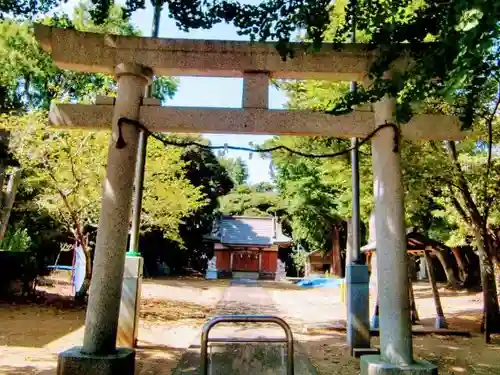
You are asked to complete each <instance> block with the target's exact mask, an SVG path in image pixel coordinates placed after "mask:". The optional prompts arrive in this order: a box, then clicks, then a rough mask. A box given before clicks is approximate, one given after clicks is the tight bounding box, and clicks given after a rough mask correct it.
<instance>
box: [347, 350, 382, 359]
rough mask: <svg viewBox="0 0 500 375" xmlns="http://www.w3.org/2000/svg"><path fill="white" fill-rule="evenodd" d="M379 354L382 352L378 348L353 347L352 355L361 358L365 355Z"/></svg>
mask: <svg viewBox="0 0 500 375" xmlns="http://www.w3.org/2000/svg"><path fill="white" fill-rule="evenodd" d="M373 354H374V355H378V354H380V350H378V349H377V348H353V349H352V355H353V356H354V357H355V358H359V357H361V356H364V355H373Z"/></svg>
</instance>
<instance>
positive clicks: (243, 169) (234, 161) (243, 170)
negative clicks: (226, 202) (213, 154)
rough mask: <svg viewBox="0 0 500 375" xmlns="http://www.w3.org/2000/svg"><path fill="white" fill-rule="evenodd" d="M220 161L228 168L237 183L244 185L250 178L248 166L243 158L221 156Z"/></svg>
mask: <svg viewBox="0 0 500 375" xmlns="http://www.w3.org/2000/svg"><path fill="white" fill-rule="evenodd" d="M219 163H220V164H221V165H222V166H223V167H224V168H226V170H227V172H228V173H229V176H231V179H232V180H233V183H234V184H235V185H243V184H244V183H246V181H247V179H248V167H247V165H246V163H245V162H244V161H243V159H242V158H240V157H237V158H230V157H219Z"/></svg>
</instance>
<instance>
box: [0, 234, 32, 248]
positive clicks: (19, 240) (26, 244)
mask: <svg viewBox="0 0 500 375" xmlns="http://www.w3.org/2000/svg"><path fill="white" fill-rule="evenodd" d="M30 246H31V238H30V236H29V234H28V230H27V229H25V228H24V229H20V228H19V229H16V230H13V229H10V230H7V231H6V232H5V235H4V238H3V239H2V240H0V250H6V251H13V252H19V251H28V250H29V248H30Z"/></svg>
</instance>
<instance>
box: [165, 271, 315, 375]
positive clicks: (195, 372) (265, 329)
mask: <svg viewBox="0 0 500 375" xmlns="http://www.w3.org/2000/svg"><path fill="white" fill-rule="evenodd" d="M231 314H250V315H256V314H258V315H275V316H279V314H278V311H277V309H276V307H275V304H274V301H273V299H272V297H271V296H270V294H269V293H268V292H266V291H265V290H264V288H262V287H260V286H259V285H258V283H257V282H256V281H251V280H238V281H236V280H234V281H233V282H232V283H231V285H230V286H229V287H228V288H227V289H226V290H225V292H224V295H223V297H222V299H221V300H220V301H219V303H218V304H217V307H216V312H215V314H214V316H216V315H231ZM231 337H233V338H234V337H237V338H264V337H265V338H284V337H285V335H284V332H283V330H282V329H281V328H280V327H278V326H276V325H271V324H241V323H240V324H221V325H218V326H216V327H214V328H213V329H212V330H211V331H210V338H231ZM200 340H201V337H200V336H198V337H197V339H196V341H195V343H194V344H193V345H191V347H190V348H189V349H188V350H187V351H186V352H185V353H184V355H183V356H182V358H181V360H180V361H179V364H178V366H177V368H176V369H175V370H174V372H173V374H174V375H202V374H200V372H199V365H200ZM209 358H210V366H209V374H210V375H250V374H252V375H259V374H266V375H286V372H285V368H286V367H285V361H286V355H285V346H284V344H281V343H257V344H248V343H247V344H218V343H217V344H212V345H209ZM294 362H295V375H314V374H315V373H316V372H315V370H314V368H313V366H312V365H311V363H310V362H309V360H308V359H307V357H305V356H304V355H303V353H302V351H301V350H300V348H299V347H298V345H297V344H296V345H295V355H294Z"/></svg>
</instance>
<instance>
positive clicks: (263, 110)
mask: <svg viewBox="0 0 500 375" xmlns="http://www.w3.org/2000/svg"><path fill="white" fill-rule="evenodd" d="M35 33H36V38H37V39H38V41H39V42H40V43H41V45H42V47H43V48H44V49H45V50H46V51H49V52H50V53H51V54H52V57H53V59H54V62H55V64H56V65H57V66H58V67H60V68H65V69H71V70H76V71H82V72H93V73H107V74H114V75H115V76H116V79H117V83H118V89H117V96H116V99H104V100H103V99H100V100H99V101H98V102H97V103H96V104H95V105H79V104H57V105H54V106H53V107H52V108H51V111H50V115H49V116H50V121H51V123H52V124H53V125H55V126H59V127H65V128H88V129H106V130H108V129H110V128H111V129H112V135H113V136H112V140H111V144H110V148H109V154H108V162H107V175H106V179H105V181H104V190H103V197H102V207H101V217H100V221H99V229H98V234H97V242H96V250H95V259H94V273H93V277H92V283H91V287H90V297H89V303H88V307H87V316H86V322H85V337H84V342H83V347H82V348H73V349H70V350H68V351H66V352H63V353H61V355H60V357H59V364H58V367H59V368H58V374H61V375H64V374H77V375H79V374H82V375H83V374H99V375H100V374H124V375H128V374H133V373H134V361H135V353H134V351H133V350H132V349H125V348H119V349H117V348H116V338H117V326H118V313H119V307H120V293H121V285H122V278H123V272H124V260H125V247H126V242H127V233H128V225H129V219H130V206H131V198H132V190H133V179H134V165H135V162H136V154H137V147H138V129H137V128H136V127H134V126H131V125H129V124H124V125H123V126H122V129H121V132H122V136H123V139H124V141H125V143H126V146H125V147H124V148H120V149H119V148H116V147H115V143H116V140H117V138H118V134H119V126H118V124H117V122H118V119H120V118H122V117H126V118H128V119H131V120H138V121H140V122H141V123H143V124H144V125H145V126H146V127H147V128H148V129H149V130H150V131H157V132H183V133H190V132H195V133H200V132H210V133H250V134H289V135H323V136H333V137H339V138H341V137H342V138H351V137H360V138H361V137H365V136H367V135H368V134H369V133H370V132H372V131H373V130H374V129H375V128H377V126H379V125H382V124H385V123H395V117H394V116H395V104H396V103H395V99H394V98H390V97H385V98H383V99H382V100H380V101H379V102H377V103H375V104H374V105H373V110H372V109H371V108H370V109H365V110H357V111H354V112H352V113H350V114H346V115H343V116H331V115H326V114H322V113H315V112H310V111H284V110H269V109H268V89H269V79H270V78H285V79H287V78H288V79H326V80H337V81H359V82H362V81H363V80H365V79H366V75H367V71H368V68H369V67H370V64H371V62H372V61H373V60H374V56H375V55H374V52H369V51H368V49H367V48H366V47H365V46H363V45H346V46H345V47H344V48H343V49H342V50H341V51H340V52H339V51H335V50H333V48H332V47H329V46H328V45H327V46H325V47H324V48H322V50H321V51H320V52H319V53H316V54H305V53H303V54H301V53H298V54H297V55H298V56H297V57H295V58H294V59H291V60H287V61H286V62H283V61H282V60H281V57H280V56H279V54H278V52H277V51H276V50H275V47H274V45H273V44H271V43H255V44H250V43H247V42H227V41H205V40H170V39H160V38H141V37H123V36H111V35H103V34H93V33H82V32H77V31H74V30H64V29H57V28H50V27H47V26H42V25H36V26H35ZM297 48H299V46H297ZM153 74H154V75H170V76H180V75H182V76H212V77H242V78H243V79H244V90H243V106H242V108H241V109H227V108H179V107H174V108H172V107H161V106H160V105H159V104H160V103H158V102H157V101H155V100H151V99H144V98H143V95H144V89H145V86H146V85H147V84H148V82H149V81H150V80H151V77H152V75H153ZM400 132H401V135H402V137H403V138H405V139H409V140H420V139H424V140H445V139H459V138H461V137H462V134H461V132H460V128H459V121H458V120H457V119H456V118H454V117H446V116H440V115H418V116H415V117H414V118H413V119H412V120H411V121H410V122H409V123H408V124H406V125H401V126H400ZM393 146H394V133H393V130H392V129H390V128H385V129H382V130H380V131H379V132H378V133H377V134H376V135H375V136H374V138H373V139H372V160H373V174H374V195H375V216H376V221H377V227H376V241H377V244H378V247H379V252H378V269H379V282H378V288H379V293H378V294H379V296H380V346H381V354H380V356H377V355H367V356H362V357H361V370H362V374H365V375H368V374H385V373H387V374H389V373H390V374H395V373H398V374H400V373H401V374H403V373H404V374H417V373H418V374H435V373H436V372H437V369H436V367H435V366H433V365H432V364H430V363H428V362H425V361H415V360H414V359H413V347H412V336H411V322H410V313H409V300H408V274H407V272H408V269H407V252H406V236H405V226H404V202H403V194H404V191H403V187H402V183H401V167H400V154H399V152H398V151H397V150H396V151H395V150H394V147H393Z"/></svg>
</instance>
